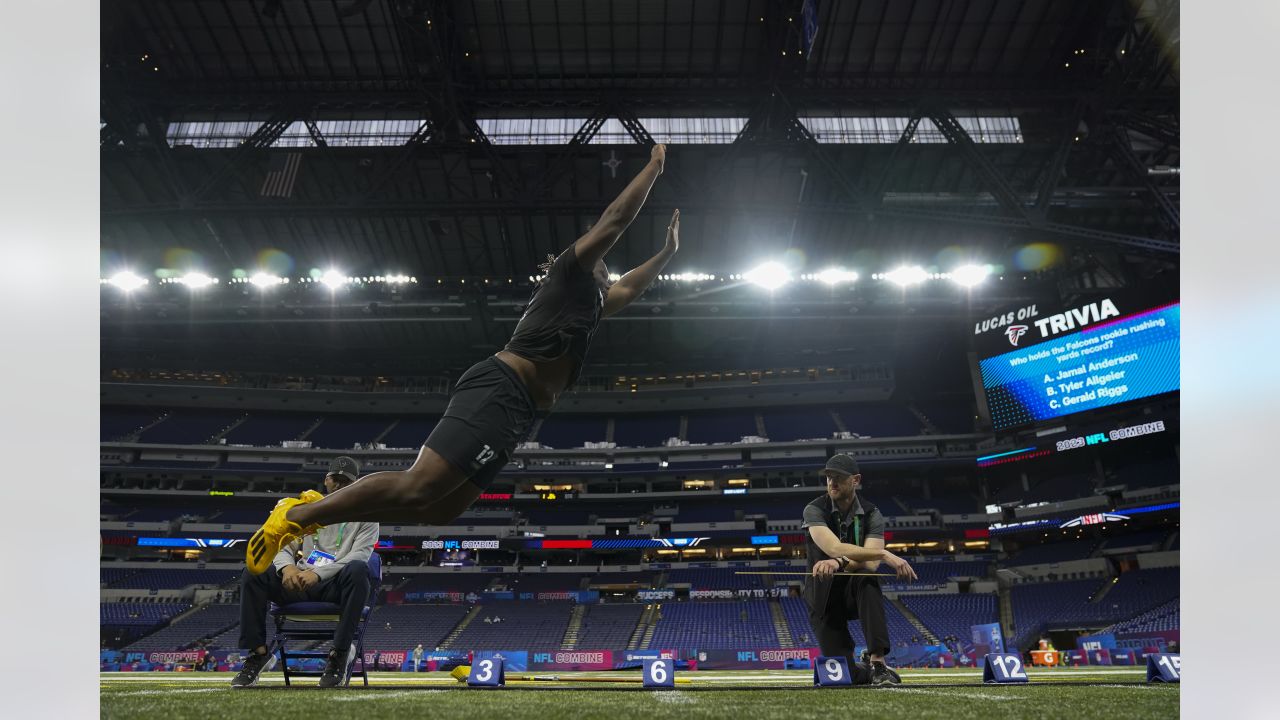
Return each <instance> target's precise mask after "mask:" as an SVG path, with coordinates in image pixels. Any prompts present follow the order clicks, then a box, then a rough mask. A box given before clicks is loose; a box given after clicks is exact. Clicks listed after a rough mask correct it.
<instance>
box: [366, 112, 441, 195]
mask: <svg viewBox="0 0 1280 720" xmlns="http://www.w3.org/2000/svg"><path fill="white" fill-rule="evenodd" d="M435 130H436V126H435V123H433V122H431V121H430V120H424V121H423V122H422V124H421V125H419V126H418V129H417V130H415V131H413V135H410V136H409V140H408V141H406V142H405V144H404V147H402V148H401V150H400V152H398V153H396V156H395V157H394V158H393V159H392V160H391V163H390V164H388V165H387V166H386V167H385V168H384V169H383V170H382V172H380V173H378V174H377V175H375V176H374V177H373V179H371V180H370V181H369V187H367V188H365V189H364V192H362V193H360V194H359V196H357V197H356V198H355V202H357V203H364V202H366V201H368V199H369V197H370V196H372V195H373V194H374V193H375V192H377V191H378V190H380V189H382V186H383V185H385V184H386V183H387V181H388V180H390V179H391V178H392V177H393V176H394V175H395V174H396V173H397V172H399V171H400V168H402V167H404V165H405V163H407V162H409V160H411V159H412V158H413V157H414V155H416V154H417V153H418V151H419V150H420V149H421V148H422V146H423V145H426V144H427V143H428V142H430V141H431V138H432V136H433V135H434V134H435Z"/></svg>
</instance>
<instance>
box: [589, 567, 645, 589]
mask: <svg viewBox="0 0 1280 720" xmlns="http://www.w3.org/2000/svg"><path fill="white" fill-rule="evenodd" d="M655 581H656V576H655V575H654V574H653V573H650V572H645V571H642V570H637V571H636V572H623V573H616V572H615V573H609V572H602V573H594V574H592V575H591V578H590V580H588V586H589V587H594V586H596V585H631V584H636V585H639V586H640V587H642V588H649V587H653V583H654V582H655Z"/></svg>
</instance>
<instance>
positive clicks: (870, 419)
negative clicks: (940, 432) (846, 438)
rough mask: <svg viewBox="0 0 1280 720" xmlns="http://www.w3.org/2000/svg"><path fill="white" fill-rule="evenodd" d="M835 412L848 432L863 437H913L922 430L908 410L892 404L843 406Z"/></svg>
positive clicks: (916, 419) (918, 421)
mask: <svg viewBox="0 0 1280 720" xmlns="http://www.w3.org/2000/svg"><path fill="white" fill-rule="evenodd" d="M836 412H837V413H839V415H840V419H841V420H843V421H844V425H845V428H846V429H848V431H849V432H852V433H857V434H859V435H862V436H864V437H905V436H913V435H919V434H920V432H921V431H922V430H923V429H924V427H923V426H922V425H921V424H920V420H919V419H918V418H916V416H915V415H912V414H911V411H910V410H907V409H906V408H905V407H903V406H901V405H896V404H894V403H862V404H858V405H843V406H841V407H840V408H838V409H837V411H836Z"/></svg>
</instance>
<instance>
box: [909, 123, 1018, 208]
mask: <svg viewBox="0 0 1280 720" xmlns="http://www.w3.org/2000/svg"><path fill="white" fill-rule="evenodd" d="M929 119H930V120H932V121H933V124H934V125H936V126H937V127H938V130H939V131H941V132H942V134H943V136H944V137H946V138H947V142H949V143H951V144H952V145H955V146H956V147H958V148H960V151H961V153H962V154H963V155H964V157H965V159H966V160H968V161H969V163H970V164H971V165H972V166H973V167H974V168H975V169H976V170H977V171H978V172H979V174H981V175H983V176H984V177H985V178H986V179H987V182H988V184H989V185H990V188H989V190H990V191H991V194H992V195H994V196H995V198H996V200H997V201H999V202H1000V206H1001V207H1003V208H1004V209H1005V211H1006V212H1009V213H1011V214H1014V215H1017V216H1019V217H1021V218H1023V219H1024V220H1031V219H1032V217H1031V215H1030V213H1028V212H1027V207H1026V206H1025V205H1024V204H1023V203H1022V201H1021V200H1020V199H1019V198H1018V195H1017V193H1015V192H1014V190H1013V188H1012V187H1011V186H1010V185H1009V182H1008V181H1007V180H1005V177H1004V175H1003V174H1002V173H1001V172H1000V171H999V170H998V169H996V166H995V165H993V164H991V161H990V160H988V159H987V156H986V155H984V154H983V153H982V151H981V150H980V149H979V148H978V145H977V143H975V142H974V141H973V138H971V137H969V133H967V132H965V130H964V128H963V127H961V126H960V121H959V120H957V119H956V117H955V116H954V115H952V114H951V112H950V111H948V110H942V109H936V108H935V109H932V110H930V111H929Z"/></svg>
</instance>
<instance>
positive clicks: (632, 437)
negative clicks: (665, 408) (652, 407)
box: [613, 413, 680, 447]
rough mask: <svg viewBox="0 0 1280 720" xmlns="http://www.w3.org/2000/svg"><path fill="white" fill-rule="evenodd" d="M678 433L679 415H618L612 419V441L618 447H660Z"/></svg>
mask: <svg viewBox="0 0 1280 720" xmlns="http://www.w3.org/2000/svg"><path fill="white" fill-rule="evenodd" d="M679 434H680V416H679V415H674V414H670V413H667V414H658V415H620V416H618V417H617V418H615V419H614V424H613V441H614V442H615V443H617V445H618V447H661V446H662V444H663V443H664V442H666V441H667V439H668V438H673V437H676V436H678V435H679Z"/></svg>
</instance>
